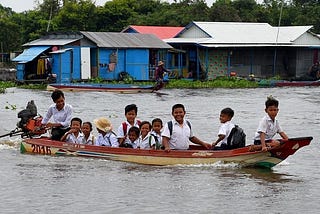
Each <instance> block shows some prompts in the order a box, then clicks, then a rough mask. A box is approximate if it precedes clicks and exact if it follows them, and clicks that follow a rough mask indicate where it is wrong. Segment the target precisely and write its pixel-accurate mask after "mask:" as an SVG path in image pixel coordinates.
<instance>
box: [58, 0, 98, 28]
mask: <svg viewBox="0 0 320 214" xmlns="http://www.w3.org/2000/svg"><path fill="white" fill-rule="evenodd" d="M96 17H97V10H96V6H95V4H94V3H93V2H92V1H91V0H79V1H64V5H63V7H62V8H61V10H60V11H59V13H58V15H57V16H56V17H54V18H53V20H52V22H53V24H54V27H53V30H54V31H80V30H83V31H96V29H97V28H96V25H97V18H96Z"/></svg>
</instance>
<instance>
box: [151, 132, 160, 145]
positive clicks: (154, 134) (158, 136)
mask: <svg viewBox="0 0 320 214" xmlns="http://www.w3.org/2000/svg"><path fill="white" fill-rule="evenodd" d="M151 135H153V136H155V137H156V138H157V140H158V143H159V144H160V145H162V137H161V133H160V134H158V133H156V132H155V131H151Z"/></svg>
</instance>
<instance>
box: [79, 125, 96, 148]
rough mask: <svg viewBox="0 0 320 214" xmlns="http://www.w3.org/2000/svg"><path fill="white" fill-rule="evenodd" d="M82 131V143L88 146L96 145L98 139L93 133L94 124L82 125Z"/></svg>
mask: <svg viewBox="0 0 320 214" xmlns="http://www.w3.org/2000/svg"><path fill="white" fill-rule="evenodd" d="M81 131H82V133H83V135H84V138H83V142H82V143H83V144H87V145H94V144H95V141H96V139H95V137H94V135H93V134H92V133H91V132H92V124H91V123H90V122H84V123H82V126H81Z"/></svg>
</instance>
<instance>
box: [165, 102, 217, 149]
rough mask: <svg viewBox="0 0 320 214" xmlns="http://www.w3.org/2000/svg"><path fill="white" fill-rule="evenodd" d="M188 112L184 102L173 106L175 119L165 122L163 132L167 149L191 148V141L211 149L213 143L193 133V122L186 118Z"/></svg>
mask: <svg viewBox="0 0 320 214" xmlns="http://www.w3.org/2000/svg"><path fill="white" fill-rule="evenodd" d="M185 114H186V111H185V108H184V106H183V105H182V104H175V105H174V106H173V107H172V116H173V118H174V119H173V120H172V121H169V122H168V123H166V124H165V126H164V129H163V132H162V144H163V146H164V148H165V151H167V152H168V151H170V150H171V149H177V150H187V149H189V141H191V142H192V143H195V144H199V145H202V146H203V147H205V148H206V149H211V144H209V143H206V142H203V141H201V140H200V139H198V138H197V137H196V136H194V135H193V132H192V129H191V124H190V122H189V121H187V120H185V119H184V116H185Z"/></svg>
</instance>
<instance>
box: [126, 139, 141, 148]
mask: <svg viewBox="0 0 320 214" xmlns="http://www.w3.org/2000/svg"><path fill="white" fill-rule="evenodd" d="M127 144H129V145H131V146H132V148H134V149H137V148H138V146H139V138H138V139H137V140H135V141H133V142H132V141H131V140H129V142H127Z"/></svg>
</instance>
